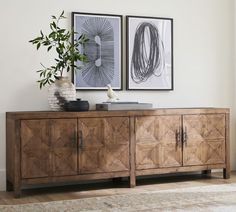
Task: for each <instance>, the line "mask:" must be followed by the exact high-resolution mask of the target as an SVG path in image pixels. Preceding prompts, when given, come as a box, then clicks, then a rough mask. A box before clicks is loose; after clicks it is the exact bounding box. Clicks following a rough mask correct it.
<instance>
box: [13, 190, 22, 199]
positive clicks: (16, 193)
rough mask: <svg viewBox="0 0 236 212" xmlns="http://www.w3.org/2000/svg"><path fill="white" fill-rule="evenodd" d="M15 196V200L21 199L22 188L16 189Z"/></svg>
mask: <svg viewBox="0 0 236 212" xmlns="http://www.w3.org/2000/svg"><path fill="white" fill-rule="evenodd" d="M14 196H15V198H20V197H21V189H20V187H17V188H14Z"/></svg>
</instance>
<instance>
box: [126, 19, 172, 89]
mask: <svg viewBox="0 0 236 212" xmlns="http://www.w3.org/2000/svg"><path fill="white" fill-rule="evenodd" d="M126 22H127V25H126V26H127V39H126V40H127V68H128V72H127V89H128V90H173V19H170V18H153V17H139V16H127V18H126Z"/></svg>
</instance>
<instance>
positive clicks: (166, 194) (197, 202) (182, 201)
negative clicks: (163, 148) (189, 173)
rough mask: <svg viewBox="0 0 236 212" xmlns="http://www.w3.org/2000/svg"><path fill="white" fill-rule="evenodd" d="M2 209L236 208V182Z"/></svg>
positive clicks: (25, 211)
mask: <svg viewBox="0 0 236 212" xmlns="http://www.w3.org/2000/svg"><path fill="white" fill-rule="evenodd" d="M0 211H1V212H12V211H17V212H18V211H19V212H41V211H43V212H54V211H55V212H57V211H59V212H61V211H68V212H70V211H92V212H94V211H114V212H119V211H122V212H126V211H204V212H210V211H214V212H217V211H224V212H226V211H232V212H234V211H236V184H235V183H234V184H223V185H210V186H209V185H207V186H201V187H191V188H179V189H169V190H161V191H151V192H146V193H137V194H125V195H113V196H104V197H94V198H86V199H76V200H64V201H54V202H46V203H32V204H23V205H1V206H0Z"/></svg>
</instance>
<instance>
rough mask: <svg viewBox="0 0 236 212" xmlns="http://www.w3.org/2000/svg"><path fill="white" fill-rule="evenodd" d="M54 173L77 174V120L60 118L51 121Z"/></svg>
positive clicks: (62, 174) (61, 174) (60, 174)
mask: <svg viewBox="0 0 236 212" xmlns="http://www.w3.org/2000/svg"><path fill="white" fill-rule="evenodd" d="M50 123H51V124H50V125H51V153H52V156H51V157H52V172H53V173H52V175H53V176H65V175H76V174H77V120H76V119H58V120H56V119H55V120H53V121H50Z"/></svg>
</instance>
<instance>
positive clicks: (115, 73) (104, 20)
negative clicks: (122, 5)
mask: <svg viewBox="0 0 236 212" xmlns="http://www.w3.org/2000/svg"><path fill="white" fill-rule="evenodd" d="M72 26H73V30H74V31H75V32H76V33H78V34H81V33H82V34H83V35H85V36H86V38H88V39H89V41H88V42H87V43H86V45H85V46H83V47H80V50H81V52H83V53H84V54H85V55H86V56H87V58H88V63H86V64H83V63H82V62H81V61H80V62H79V61H78V62H77V63H76V65H77V66H81V65H83V67H81V71H79V72H74V74H73V82H74V84H75V86H76V89H77V90H105V89H106V86H107V85H108V84H111V86H112V88H113V89H114V90H121V89H122V71H121V69H122V61H121V60H122V57H121V53H122V50H121V48H122V42H121V37H122V16H119V15H107V14H89V13H76V12H73V13H72ZM75 36H77V34H76V35H75ZM75 38H76V39H77V37H75Z"/></svg>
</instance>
